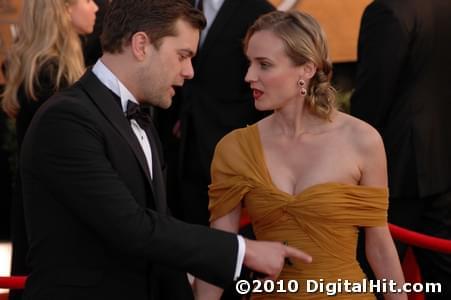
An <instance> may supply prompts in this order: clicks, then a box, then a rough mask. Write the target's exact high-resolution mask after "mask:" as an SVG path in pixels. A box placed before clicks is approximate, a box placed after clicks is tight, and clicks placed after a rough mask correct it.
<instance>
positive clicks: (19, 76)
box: [2, 0, 85, 118]
mask: <svg viewBox="0 0 451 300" xmlns="http://www.w3.org/2000/svg"><path fill="white" fill-rule="evenodd" d="M77 1H80V0H25V1H24V4H23V8H22V15H21V18H20V21H19V24H18V29H17V38H16V39H15V41H14V42H13V45H12V46H11V49H10V52H9V54H8V57H7V60H6V61H7V71H6V73H7V74H6V85H5V91H4V93H3V100H2V107H3V110H4V111H5V112H6V114H7V115H8V116H10V117H12V118H14V117H15V116H16V115H17V113H18V111H19V108H20V105H19V102H18V99H17V92H18V89H19V87H20V86H21V85H22V84H23V85H24V88H25V92H26V94H27V95H28V96H29V97H31V98H32V99H35V100H36V90H35V89H36V87H37V84H38V82H37V76H38V75H39V73H40V71H41V69H42V67H43V66H44V65H45V64H46V63H48V62H49V61H55V62H56V65H57V72H56V82H55V88H56V89H58V88H59V87H60V85H61V83H62V82H63V81H65V82H67V83H68V84H72V83H74V82H75V81H76V80H78V79H79V78H80V76H81V75H82V74H83V72H84V70H85V67H84V60H83V53H82V49H81V42H80V38H79V36H78V34H77V33H76V31H75V30H74V28H73V26H72V24H71V20H70V15H69V13H68V9H67V7H68V5H72V4H74V3H76V2H77Z"/></svg>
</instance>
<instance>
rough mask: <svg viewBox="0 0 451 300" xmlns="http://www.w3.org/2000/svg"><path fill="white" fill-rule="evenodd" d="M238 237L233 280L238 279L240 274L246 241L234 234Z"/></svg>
mask: <svg viewBox="0 0 451 300" xmlns="http://www.w3.org/2000/svg"><path fill="white" fill-rule="evenodd" d="M236 237H237V238H238V256H237V260H236V266H235V276H233V280H238V278H239V277H240V275H241V269H242V268H243V261H244V254H245V253H246V242H245V241H244V238H243V237H242V236H241V235H237V236H236Z"/></svg>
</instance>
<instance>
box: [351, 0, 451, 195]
mask: <svg viewBox="0 0 451 300" xmlns="http://www.w3.org/2000/svg"><path fill="white" fill-rule="evenodd" d="M450 68H451V1H442V0H429V1H423V0H376V1H374V2H373V3H371V4H370V5H369V6H368V7H367V9H366V10H365V12H364V15H363V18H362V23H361V29H360V36H359V46H358V72H357V83H356V90H355V93H354V95H353V97H352V99H351V112H352V114H353V115H355V116H357V117H359V118H361V119H363V120H365V121H367V122H369V123H370V124H371V125H373V126H375V127H376V128H377V129H378V130H379V132H380V133H381V134H382V137H383V140H384V142H385V147H386V151H387V159H388V171H389V186H390V194H391V196H392V197H411V196H421V197H423V196H428V195H434V194H438V193H441V192H444V191H446V190H449V189H450V188H451V180H450V179H451V155H450V153H451V117H450V112H451V89H450V88H449V85H450V83H451V72H450Z"/></svg>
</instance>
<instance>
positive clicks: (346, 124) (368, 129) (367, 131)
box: [337, 112, 383, 151]
mask: <svg viewBox="0 0 451 300" xmlns="http://www.w3.org/2000/svg"><path fill="white" fill-rule="evenodd" d="M338 114H339V115H338V116H337V118H339V119H340V120H341V122H342V125H343V126H342V127H343V133H344V135H345V136H346V137H347V138H348V139H349V141H350V142H351V143H352V144H353V145H354V146H355V147H357V148H358V149H360V150H362V151H367V150H369V149H374V147H380V146H383V142H382V138H381V135H380V134H379V132H378V131H377V130H376V129H375V128H374V127H373V126H371V125H370V124H368V123H366V122H365V121H363V120H360V119H358V118H356V117H353V116H351V115H348V114H346V113H342V112H339V113H338Z"/></svg>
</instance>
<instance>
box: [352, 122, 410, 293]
mask: <svg viewBox="0 0 451 300" xmlns="http://www.w3.org/2000/svg"><path fill="white" fill-rule="evenodd" d="M365 131H366V132H365V133H364V134H362V136H361V139H360V141H361V142H362V144H361V146H362V147H361V150H362V153H363V155H362V159H361V167H360V170H361V178H360V184H361V185H368V186H380V187H386V186H387V161H386V157H385V149H384V144H383V142H382V138H381V137H380V135H379V133H377V131H376V130H375V129H374V128H372V127H369V126H368V128H367V129H366V130H365ZM365 251H366V257H367V259H368V262H369V264H370V266H371V269H372V270H373V272H374V274H375V275H376V278H377V279H379V280H381V279H384V278H385V279H387V280H394V281H395V282H396V284H397V285H396V286H397V288H401V287H402V285H403V284H404V275H403V273H402V269H401V264H400V262H399V257H398V253H397V252H396V248H395V245H394V243H393V239H392V237H391V235H390V231H389V229H388V225H387V224H385V225H384V226H377V227H366V228H365ZM384 298H385V299H387V300H388V299H407V295H406V294H405V293H387V294H384Z"/></svg>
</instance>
